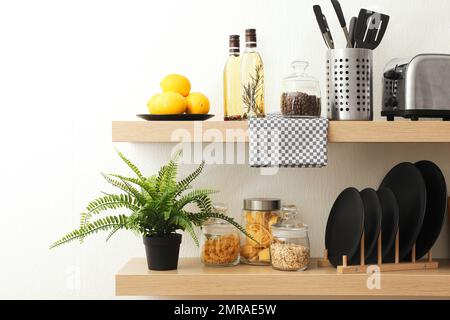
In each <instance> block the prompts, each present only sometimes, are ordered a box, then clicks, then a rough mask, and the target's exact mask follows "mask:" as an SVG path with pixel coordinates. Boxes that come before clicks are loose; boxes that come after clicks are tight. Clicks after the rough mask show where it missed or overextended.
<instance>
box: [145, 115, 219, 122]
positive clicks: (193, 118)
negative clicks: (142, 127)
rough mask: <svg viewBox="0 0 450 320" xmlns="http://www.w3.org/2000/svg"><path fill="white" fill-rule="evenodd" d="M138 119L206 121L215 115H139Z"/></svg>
mask: <svg viewBox="0 0 450 320" xmlns="http://www.w3.org/2000/svg"><path fill="white" fill-rule="evenodd" d="M137 117H139V118H141V119H144V120H147V121H205V120H208V119H210V118H212V117H214V115H213V114H138V115H137Z"/></svg>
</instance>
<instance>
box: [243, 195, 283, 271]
mask: <svg viewBox="0 0 450 320" xmlns="http://www.w3.org/2000/svg"><path fill="white" fill-rule="evenodd" d="M280 206H281V201H280V199H267V198H254V199H245V200H244V209H243V219H242V220H243V221H242V225H243V226H244V228H245V230H246V231H247V233H248V234H249V235H251V236H252V238H253V239H254V240H256V241H254V240H252V239H251V238H249V237H245V236H243V237H242V239H241V262H243V263H247V264H254V265H270V248H269V247H270V244H271V242H272V225H274V224H275V223H277V222H278V219H279V210H280Z"/></svg>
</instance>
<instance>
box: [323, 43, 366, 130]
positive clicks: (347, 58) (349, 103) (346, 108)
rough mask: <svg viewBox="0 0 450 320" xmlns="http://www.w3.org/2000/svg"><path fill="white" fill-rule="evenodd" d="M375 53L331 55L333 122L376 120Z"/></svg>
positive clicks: (359, 51) (350, 51)
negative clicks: (373, 99)
mask: <svg viewBox="0 0 450 320" xmlns="http://www.w3.org/2000/svg"><path fill="white" fill-rule="evenodd" d="M372 60H373V55H372V50H368V49H354V48H347V49H332V50H328V51H327V98H328V101H327V111H328V119H330V120H347V121H352V120H354V121H357V120H360V121H370V120H373V104H372V89H373V81H372Z"/></svg>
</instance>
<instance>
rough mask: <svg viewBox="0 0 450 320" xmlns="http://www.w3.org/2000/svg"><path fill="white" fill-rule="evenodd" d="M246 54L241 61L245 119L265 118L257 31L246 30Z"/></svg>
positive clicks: (261, 62)
mask: <svg viewBox="0 0 450 320" xmlns="http://www.w3.org/2000/svg"><path fill="white" fill-rule="evenodd" d="M245 42H246V44H245V47H246V49H245V52H244V54H243V55H242V60H241V89H242V104H243V108H244V115H243V117H244V118H254V117H264V116H265V114H264V65H263V61H262V58H261V55H260V54H259V52H258V50H257V47H256V30H255V29H247V30H245Z"/></svg>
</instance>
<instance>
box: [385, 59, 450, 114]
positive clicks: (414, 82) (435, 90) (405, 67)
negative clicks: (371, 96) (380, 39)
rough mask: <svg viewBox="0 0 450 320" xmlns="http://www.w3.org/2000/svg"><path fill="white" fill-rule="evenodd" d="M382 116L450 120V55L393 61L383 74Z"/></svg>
mask: <svg viewBox="0 0 450 320" xmlns="http://www.w3.org/2000/svg"><path fill="white" fill-rule="evenodd" d="M381 115H382V116H385V117H387V120H389V121H393V120H394V118H395V117H404V118H409V119H411V120H414V121H417V120H419V118H442V119H443V120H446V121H448V120H450V55H447V54H420V55H417V56H415V57H414V58H409V59H394V60H391V61H390V62H389V63H388V64H387V65H386V67H385V69H384V74H383V106H382V111H381Z"/></svg>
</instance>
